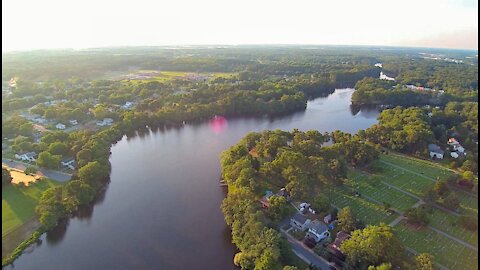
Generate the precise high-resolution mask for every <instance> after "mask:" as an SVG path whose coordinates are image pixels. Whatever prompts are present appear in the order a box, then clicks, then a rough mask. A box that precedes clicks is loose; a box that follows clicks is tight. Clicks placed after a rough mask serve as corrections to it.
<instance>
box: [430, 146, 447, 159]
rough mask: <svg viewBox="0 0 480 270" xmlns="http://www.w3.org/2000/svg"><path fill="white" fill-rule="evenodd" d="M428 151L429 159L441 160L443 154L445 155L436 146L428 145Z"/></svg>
mask: <svg viewBox="0 0 480 270" xmlns="http://www.w3.org/2000/svg"><path fill="white" fill-rule="evenodd" d="M428 151H429V152H430V158H437V159H443V154H444V153H445V152H444V151H443V150H442V149H441V148H440V146H438V145H436V144H433V143H431V144H429V145H428Z"/></svg>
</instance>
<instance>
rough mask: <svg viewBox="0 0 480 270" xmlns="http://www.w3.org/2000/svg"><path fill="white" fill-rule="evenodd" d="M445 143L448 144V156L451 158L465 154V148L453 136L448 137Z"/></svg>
mask: <svg viewBox="0 0 480 270" xmlns="http://www.w3.org/2000/svg"><path fill="white" fill-rule="evenodd" d="M447 144H448V145H449V146H450V150H452V151H451V152H450V156H451V157H452V158H459V157H463V156H465V155H466V152H465V148H463V146H462V145H461V144H460V143H459V142H458V141H457V139H455V138H450V139H448V142H447Z"/></svg>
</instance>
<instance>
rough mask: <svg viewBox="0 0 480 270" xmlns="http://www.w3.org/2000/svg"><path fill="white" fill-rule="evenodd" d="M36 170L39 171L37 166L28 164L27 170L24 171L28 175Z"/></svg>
mask: <svg viewBox="0 0 480 270" xmlns="http://www.w3.org/2000/svg"><path fill="white" fill-rule="evenodd" d="M36 172H37V167H35V166H28V167H27V168H25V171H24V173H25V174H27V175H31V174H35V173H36Z"/></svg>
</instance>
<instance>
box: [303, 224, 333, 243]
mask: <svg viewBox="0 0 480 270" xmlns="http://www.w3.org/2000/svg"><path fill="white" fill-rule="evenodd" d="M307 227H308V232H307V235H308V236H310V237H312V238H313V239H315V241H316V242H317V243H318V242H320V241H321V240H322V239H324V238H327V237H329V236H330V232H329V231H328V227H327V225H325V223H323V222H321V221H320V220H314V221H312V222H310V224H308V225H307Z"/></svg>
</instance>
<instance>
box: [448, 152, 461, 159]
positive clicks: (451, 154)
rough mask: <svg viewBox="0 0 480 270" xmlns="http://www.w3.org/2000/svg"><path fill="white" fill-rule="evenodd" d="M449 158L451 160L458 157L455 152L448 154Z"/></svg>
mask: <svg viewBox="0 0 480 270" xmlns="http://www.w3.org/2000/svg"><path fill="white" fill-rule="evenodd" d="M450 156H451V157H452V158H458V157H459V155H458V153H457V152H450Z"/></svg>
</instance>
